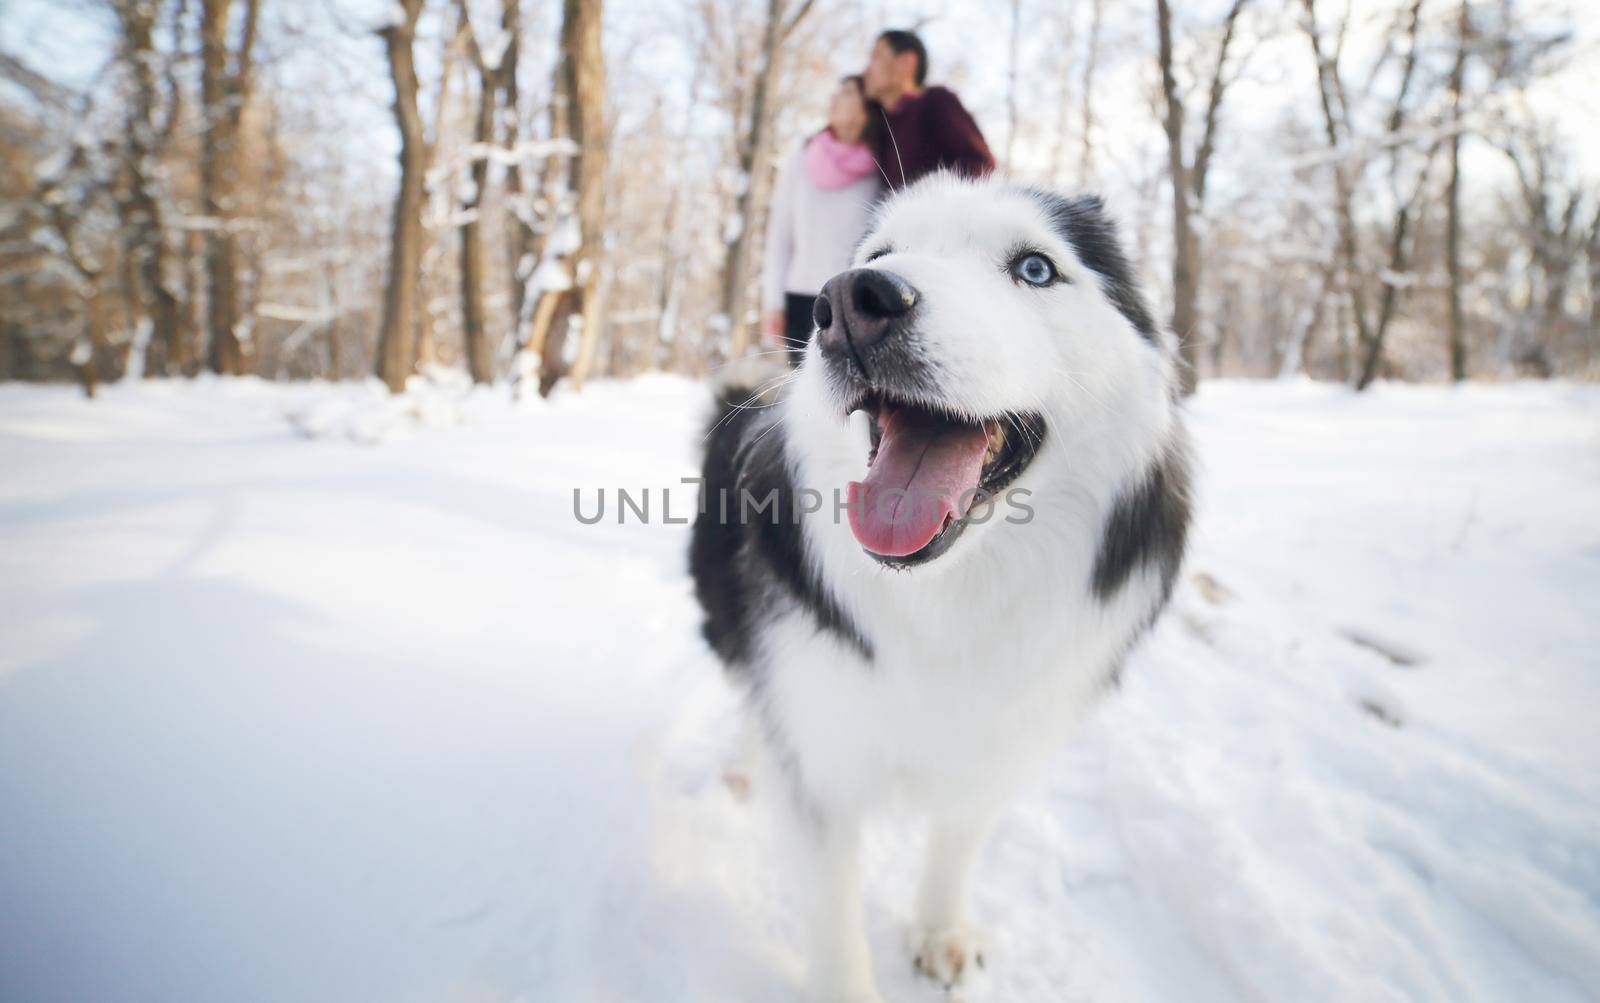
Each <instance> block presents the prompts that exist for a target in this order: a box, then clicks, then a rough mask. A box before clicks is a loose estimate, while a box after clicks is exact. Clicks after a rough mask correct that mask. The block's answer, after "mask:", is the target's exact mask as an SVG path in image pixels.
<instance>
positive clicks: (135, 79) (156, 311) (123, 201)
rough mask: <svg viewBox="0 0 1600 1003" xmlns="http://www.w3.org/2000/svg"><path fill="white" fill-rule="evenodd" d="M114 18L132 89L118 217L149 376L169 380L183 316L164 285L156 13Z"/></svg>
mask: <svg viewBox="0 0 1600 1003" xmlns="http://www.w3.org/2000/svg"><path fill="white" fill-rule="evenodd" d="M116 13H117V18H118V22H119V27H120V28H121V31H122V47H123V58H124V59H125V60H126V62H127V68H128V72H129V75H130V77H131V79H132V88H133V93H132V95H131V99H130V101H129V111H128V116H127V123H126V131H127V139H126V142H125V145H124V146H123V148H122V156H121V159H120V162H119V164H118V170H117V173H118V176H119V180H118V184H117V189H118V191H117V199H116V201H117V208H118V216H119V218H120V221H121V223H122V228H123V233H122V245H123V252H124V255H125V256H126V257H127V259H128V261H129V263H130V265H131V271H132V278H133V283H132V285H133V287H134V288H136V289H137V293H135V292H134V288H130V290H129V292H130V294H133V295H134V298H135V299H136V300H138V301H141V304H142V305H141V312H144V313H145V314H146V315H147V316H148V319H149V322H150V333H149V340H148V343H147V345H146V356H145V360H146V363H147V364H146V366H145V371H146V372H147V373H149V374H150V375H165V374H166V372H167V364H168V361H169V360H170V359H171V358H172V357H173V355H174V354H175V351H176V349H177V345H178V337H179V334H178V331H179V328H180V327H181V321H182V315H181V311H180V309H179V305H178V299H177V297H176V296H174V295H173V294H172V292H171V291H170V290H169V289H168V288H167V285H166V256H167V248H166V227H165V225H164V224H163V222H162V218H161V217H162V213H161V203H160V200H159V199H158V197H157V194H156V188H155V185H156V182H155V177H154V172H155V168H156V160H157V159H158V158H159V155H160V136H159V135H158V130H157V128H156V121H155V112H156V103H157V94H156V78H155V61H156V54H155V45H154V38H153V35H154V28H155V24H154V19H155V8H154V7H153V6H152V5H150V4H147V3H143V2H141V0H121V2H119V3H118V4H117V7H116ZM135 324H137V321H135ZM130 333H131V332H130Z"/></svg>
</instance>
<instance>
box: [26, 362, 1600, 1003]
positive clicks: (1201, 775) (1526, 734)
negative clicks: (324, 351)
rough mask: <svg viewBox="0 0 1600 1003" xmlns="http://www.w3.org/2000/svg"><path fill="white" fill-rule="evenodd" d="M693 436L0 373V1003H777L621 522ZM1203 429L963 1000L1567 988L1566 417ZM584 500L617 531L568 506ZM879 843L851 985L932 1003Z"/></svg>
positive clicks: (1373, 408)
mask: <svg viewBox="0 0 1600 1003" xmlns="http://www.w3.org/2000/svg"><path fill="white" fill-rule="evenodd" d="M701 407H702V391H701V390H700V389H698V388H696V387H694V386H691V385H689V384H686V383H683V382H680V381H677V380H672V379H667V378H651V379H645V380H639V381H635V382H633V383H631V384H620V385H610V384H600V385H597V386H594V387H592V388H591V389H590V390H588V391H586V392H585V393H584V394H583V395H582V396H581V397H573V396H567V397H558V398H557V399H556V400H555V401H552V402H550V403H548V404H544V405H533V406H528V407H525V408H512V407H509V406H507V405H506V404H504V403H503V402H501V401H499V400H498V399H494V398H487V397H484V398H472V399H468V400H465V401H463V402H460V403H459V404H452V403H450V402H449V401H447V400H444V399H443V397H442V396H441V398H440V399H438V400H433V401H431V402H430V410H429V411H428V412H427V414H426V415H425V417H428V418H430V419H435V421H434V422H432V423H430V422H424V423H422V424H420V425H419V424H416V423H413V422H410V421H409V420H402V419H399V418H397V417H396V416H395V414H394V413H393V412H392V405H389V404H387V403H386V402H384V401H383V400H382V399H381V398H380V397H376V396H372V395H371V394H370V391H366V390H360V389H353V388H338V389H330V388H316V387H272V386H267V385H261V384H255V383H250V382H243V383H239V384H236V385H232V386H229V385H223V384H217V383H202V384H200V385H197V386H184V385H165V384H154V385H145V386H136V387H114V388H110V389H109V390H108V391H106V394H105V397H104V399H103V400H100V401H98V402H96V403H94V404H93V405H86V404H85V403H83V402H82V401H81V400H80V399H79V398H78V397H76V396H75V395H74V394H73V393H72V392H70V391H68V390H66V389H63V388H48V389H40V388H29V387H16V386H4V387H0V469H3V470H4V471H5V473H4V476H3V477H0V998H3V999H5V1000H7V1001H10V1000H18V1001H55V1000H61V1001H83V1000H97V1001H98V1000H185V1001H191V1003H192V1001H211V1000H216V1001H229V1003H239V1001H248V1000H262V1001H269V1000H270V1001H302V1000H304V1001H324V1000H326V1001H341V1003H343V1001H353V1000H374V1001H376V1000H382V1001H386V1003H388V1001H428V1003H431V1001H438V1000H460V1001H475V1003H477V1001H481V1003H489V1001H511V1000H524V1001H529V1003H532V1001H587V1000H597V1001H611V1000H616V1001H639V1003H644V1001H650V1003H654V1001H685V1003H689V1001H693V1003H716V1001H730V1003H731V1001H743V1003H766V1001H772V1003H777V1001H787V1000H792V999H793V998H794V988H793V987H794V985H795V983H796V981H797V980H798V977H799V961H798V955H797V951H796V943H795V940H796V932H797V927H798V924H797V922H796V919H795V917H794V916H792V915H791V914H790V913H789V911H788V910H787V909H786V907H785V896H786V892H785V888H784V885H783V881H782V874H781V868H780V867H779V866H778V863H779V862H776V861H775V860H774V857H773V852H774V851H773V834H772V833H771V832H770V830H769V828H768V826H767V824H766V820H765V815H764V813H763V807H762V804H761V803H760V799H759V797H758V798H757V800H756V802H755V803H753V804H750V805H742V804H738V803H736V802H734V801H733V800H732V799H731V798H730V797H729V796H728V794H727V793H726V791H725V790H724V789H723V788H722V786H721V784H720V783H719V782H718V781H717V774H718V769H719V765H720V761H721V757H722V756H723V755H724V754H725V753H726V750H727V749H728V748H729V747H730V746H731V745H732V743H733V741H734V734H735V727H736V725H735V717H734V715H733V713H732V703H731V699H730V697H729V695H728V693H727V692H726V689H725V687H724V686H723V684H722V682H721V680H720V677H719V674H718V670H717V669H716V667H715V665H714V663H713V661H712V659H711V658H710V656H709V654H708V653H706V652H705V651H704V649H703V648H702V646H701V644H700V642H699V640H698V637H697V634H696V632H695V625H696V610H695V606H694V602H693V597H692V593H691V590H690V586H689V583H688V580H687V578H686V576H685V575H684V572H683V565H684V558H683V549H684V546H685V543H686V530H685V529H684V528H683V527H681V526H675V525H664V524H662V523H661V522H660V519H659V516H660V510H659V505H660V488H661V486H662V485H675V484H677V483H678V478H679V477H680V476H682V475H684V474H688V473H692V472H693V469H694V460H693V442H694V439H695V435H696V433H695V429H696V428H697V426H698V424H699V420H700V413H701ZM453 409H454V410H459V411H460V412H461V416H462V417H463V418H464V424H460V425H456V424H452V423H451V421H450V420H441V419H450V418H451V414H450V412H451V411H452V410H453ZM286 410H293V411H294V412H295V413H296V414H297V415H298V416H299V422H300V424H301V425H302V427H307V428H315V429H320V430H327V431H332V432H335V433H342V432H343V431H344V430H346V429H349V430H350V431H351V432H352V433H353V435H354V437H355V438H358V439H378V438H381V439H382V440H383V441H382V442H381V443H380V444H378V445H363V444H360V443H358V442H355V441H351V438H350V437H349V436H346V435H344V434H333V435H329V436H327V437H324V438H319V439H316V440H308V439H306V438H303V437H300V436H297V435H295V434H294V433H293V432H292V431H291V429H290V426H289V423H287V422H286V421H285V420H284V412H285V411H286ZM346 412H348V413H346ZM1195 428H1196V431H1197V436H1198V440H1199V445H1200V452H1201V456H1202V460H1203V463H1204V467H1205V471H1204V474H1203V476H1202V481H1201V513H1202V515H1201V522H1200V526H1199V532H1198V537H1197V540H1196V546H1195V549H1194V551H1193V554H1192V558H1191V561H1190V563H1189V566H1188V569H1187V573H1186V581H1185V584H1184V586H1183V587H1182V589H1181V590H1180V592H1179V595H1178V597H1177V599H1176V602H1175V605H1174V608H1173V609H1172V611H1171V612H1170V613H1169V615H1168V616H1167V617H1166V619H1165V620H1164V621H1163V622H1162V624H1161V626H1160V628H1159V629H1158V630H1157V631H1156V633H1155V634H1154V636H1153V637H1152V638H1151V639H1150V641H1149V642H1148V643H1147V644H1146V645H1145V647H1144V648H1143V649H1141V651H1140V652H1139V654H1138V655H1137V656H1136V657H1135V658H1134V659H1133V661H1132V662H1131V664H1130V665H1129V668H1128V672H1127V682H1126V685H1125V686H1124V688H1123V691H1122V693H1121V694H1120V696H1119V697H1118V698H1117V699H1116V700H1115V701H1114V702H1113V703H1112V704H1111V705H1110V706H1109V708H1108V709H1107V711H1106V712H1105V713H1103V714H1102V715H1101V716H1100V717H1099V718H1098V719H1097V721H1096V722H1095V724H1094V725H1093V726H1092V727H1091V729H1090V730H1089V732H1088V733H1087V734H1086V735H1084V736H1083V737H1082V739H1081V740H1079V741H1078V742H1076V743H1075V744H1073V745H1072V746H1071V747H1070V748H1068V749H1066V750H1065V751H1064V752H1063V755H1062V757H1061V760H1060V763H1059V765H1058V767H1057V768H1056V769H1055V770H1054V772H1053V778H1054V779H1053V781H1052V783H1051V784H1050V785H1049V786H1048V787H1047V788H1046V789H1042V790H1040V791H1038V792H1036V793H1035V794H1034V795H1033V796H1032V797H1030V798H1029V799H1027V800H1026V801H1025V802H1023V803H1021V804H1019V805H1018V807H1017V808H1016V809H1015V811H1013V812H1012V813H1011V815H1010V816H1009V817H1008V819H1007V820H1006V822H1005V824H1004V825H1003V827H1002V829H1001V830H1000V832H999V833H998V834H997V838H996V839H995V840H994V842H993V843H992V844H991V845H990V847H989V848H988V851H987V853H986V854H985V856H984V858H983V860H982V862H981V864H980V869H979V874H978V880H977V895H978V910H979V914H980V916H981V917H982V918H984V919H985V920H986V921H987V923H988V925H989V926H990V929H991V934H992V939H993V940H994V942H995V950H994V961H993V964H992V965H991V968H992V970H993V977H992V980H991V982H990V985H989V986H988V992H987V994H986V996H985V997H984V998H990V999H994V1000H1005V1001H1047V1000H1048V1001H1060V1000H1095V1001H1102V1000H1181V1001H1185V1003H1187V1001H1195V1000H1232V999H1259V1000H1285V999H1294V1000H1322V999H1327V1000H1363V1001H1365V1000H1384V999H1419V1000H1441V1001H1452V1003H1454V1001H1464V1000H1474V999H1483V1000H1517V1001H1522V1000H1549V1001H1560V1000H1592V999H1597V998H1600V728H1597V727H1596V726H1595V720H1596V711H1597V710H1600V654H1597V651H1600V615H1597V613H1600V392H1597V391H1596V389H1595V388H1574V387H1563V386H1512V387H1476V388H1470V389H1467V390H1464V391H1450V390H1446V389H1442V388H1402V387H1383V388H1379V389H1378V390H1377V391H1376V392H1374V393H1373V394H1371V395H1369V396H1368V397H1365V398H1356V397H1354V396H1352V395H1350V394H1348V393H1346V392H1345V391H1343V390H1341V389H1338V388H1324V387H1313V386H1310V385H1294V386H1266V385H1246V384H1212V385H1208V386H1207V387H1206V388H1205V390H1204V393H1203V395H1202V397H1201V398H1200V400H1199V401H1198V402H1197V404H1196V406H1195ZM602 485H603V486H605V487H606V488H607V489H608V495H609V494H610V493H611V492H612V491H614V489H615V488H617V487H622V486H627V487H634V488H637V487H642V486H645V485H650V486H652V487H653V488H654V492H653V494H654V497H653V498H652V505H653V509H652V516H653V517H654V518H653V524H652V525H650V526H648V527H644V526H639V525H637V524H635V523H633V522H632V521H630V523H629V525H626V526H618V525H616V523H615V508H614V502H615V499H614V496H613V497H610V498H608V503H610V504H611V505H612V508H611V509H610V510H609V511H608V518H607V519H606V521H605V522H603V523H601V524H598V525H594V526H585V525H582V524H580V523H579V522H578V520H577V519H575V518H574V515H573V508H572V506H573V499H572V489H573V487H575V486H582V487H583V488H584V489H585V490H584V498H585V505H586V508H587V507H592V502H593V498H594V493H593V492H594V489H596V488H598V487H600V486H602ZM691 497H692V496H690V495H687V494H678V495H675V496H674V499H673V504H674V509H675V511H674V513H673V514H674V515H678V514H680V510H679V503H680V502H682V501H684V500H686V499H689V498H691ZM681 511H687V505H684V506H682V508H681ZM1385 652H1387V654H1385ZM1396 658H1398V661H1399V662H1409V663H1412V664H1398V662H1397V661H1396V660H1395V659H1396ZM913 831H914V830H911V829H909V828H905V827H901V826H898V825H889V826H887V827H885V828H884V829H883V830H881V831H879V832H876V833H874V836H873V838H872V839H871V841H870V842H869V846H868V853H869V856H870V862H869V865H868V867H867V873H869V874H870V875H872V878H871V881H870V886H869V924H870V926H871V933H872V936H873V939H874V947H875V950H876V953H877V956H878V962H879V970H880V980H881V982H882V984H883V987H884V990H885V993H886V995H888V997H889V998H890V1000H891V1001H892V1003H913V1001H929V1003H931V1001H933V1000H936V999H940V998H941V997H940V995H939V994H937V993H934V992H931V991H929V990H928V989H927V988H925V987H923V986H919V985H917V984H916V983H914V982H913V981H912V979H911V977H910V966H909V963H906V962H905V961H904V959H903V956H902V955H901V953H900V948H901V944H900V932H899V930H900V926H899V924H900V922H901V917H902V915H903V914H904V912H905V909H906V903H907V901H908V898H909V891H910V888H911V884H912V881H913V878H914V876H915V862H916V856H917V853H916V850H917V847H916V841H915V837H914V836H913V835H912V834H911V833H912V832H913Z"/></svg>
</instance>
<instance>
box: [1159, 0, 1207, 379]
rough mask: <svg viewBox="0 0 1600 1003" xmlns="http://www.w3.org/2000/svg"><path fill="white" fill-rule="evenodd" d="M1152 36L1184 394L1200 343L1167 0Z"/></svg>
mask: <svg viewBox="0 0 1600 1003" xmlns="http://www.w3.org/2000/svg"><path fill="white" fill-rule="evenodd" d="M1156 40H1157V56H1158V58H1159V60H1160V63H1161V93H1162V96H1163V98H1164V99H1165V103H1166V116H1165V119H1164V121H1163V123H1162V124H1163V127H1164V128H1165V130H1166V133H1167V169H1168V172H1169V173H1170V174H1171V175H1172V331H1173V333H1174V334H1175V335H1177V337H1178V352H1179V359H1180V360H1181V362H1182V367H1181V371H1180V373H1179V379H1180V381H1181V382H1180V386H1181V388H1182V390H1183V393H1184V394H1185V395H1188V394H1192V393H1194V391H1195V387H1196V385H1197V382H1198V379H1199V361H1200V360H1199V346H1198V345H1197V344H1196V343H1195V339H1194V335H1195V330H1194V328H1195V320H1196V316H1195V315H1196V302H1197V300H1198V298H1199V287H1198V283H1197V282H1196V281H1195V272H1194V266H1195V256H1196V255H1195V246H1194V234H1193V232H1192V230H1191V227H1190V220H1189V209H1190V205H1189V171H1188V168H1187V167H1186V166H1185V165H1184V162H1183V160H1184V154H1183V149H1184V147H1183V104H1182V102H1180V101H1179V99H1178V82H1177V78H1176V77H1174V76H1173V72H1172V11H1171V9H1170V8H1169V7H1168V6H1167V0H1156Z"/></svg>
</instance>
